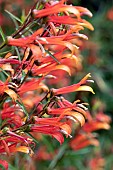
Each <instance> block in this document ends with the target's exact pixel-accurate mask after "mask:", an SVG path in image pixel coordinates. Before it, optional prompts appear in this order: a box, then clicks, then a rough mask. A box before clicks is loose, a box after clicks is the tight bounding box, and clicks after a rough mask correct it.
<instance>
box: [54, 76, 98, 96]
mask: <svg viewBox="0 0 113 170" xmlns="http://www.w3.org/2000/svg"><path fill="white" fill-rule="evenodd" d="M88 77H91V76H90V73H89V74H87V75H86V76H85V77H84V78H83V79H82V80H81V81H80V82H79V83H77V84H74V85H71V86H67V87H62V88H59V89H52V92H53V94H54V95H59V94H65V93H70V92H74V91H90V92H92V93H93V94H95V93H94V91H93V89H92V88H91V87H90V86H86V85H85V86H84V85H83V84H85V83H86V81H87V79H88ZM81 85H82V86H81Z"/></svg>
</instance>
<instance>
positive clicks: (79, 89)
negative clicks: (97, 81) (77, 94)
mask: <svg viewBox="0 0 113 170" xmlns="http://www.w3.org/2000/svg"><path fill="white" fill-rule="evenodd" d="M76 91H88V92H91V93H93V94H95V92H94V91H93V89H92V88H91V87H90V86H87V85H83V86H80V87H79V88H78V89H76Z"/></svg>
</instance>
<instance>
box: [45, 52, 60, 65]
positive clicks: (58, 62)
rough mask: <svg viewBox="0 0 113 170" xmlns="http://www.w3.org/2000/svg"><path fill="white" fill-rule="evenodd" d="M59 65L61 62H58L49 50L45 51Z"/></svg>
mask: <svg viewBox="0 0 113 170" xmlns="http://www.w3.org/2000/svg"><path fill="white" fill-rule="evenodd" d="M45 51H46V52H47V53H48V54H49V55H50V56H51V57H52V58H53V59H54V60H55V61H56V62H57V63H58V64H60V62H59V61H58V60H57V58H56V57H55V56H54V55H53V54H51V53H50V52H49V51H48V50H45Z"/></svg>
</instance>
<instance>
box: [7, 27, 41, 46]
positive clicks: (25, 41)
mask: <svg viewBox="0 0 113 170" xmlns="http://www.w3.org/2000/svg"><path fill="white" fill-rule="evenodd" d="M42 32H43V28H41V29H38V30H37V31H36V32H34V33H33V34H32V35H31V36H28V37H24V38H18V39H14V38H12V37H10V36H9V37H8V38H7V44H8V45H12V46H19V47H26V46H28V45H29V44H31V43H33V41H34V40H35V39H36V36H38V35H39V34H41V33H42Z"/></svg>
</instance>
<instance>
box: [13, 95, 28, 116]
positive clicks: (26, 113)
mask: <svg viewBox="0 0 113 170" xmlns="http://www.w3.org/2000/svg"><path fill="white" fill-rule="evenodd" d="M19 99H20V97H19ZM20 100H21V99H20ZM16 103H17V104H18V105H19V106H20V107H21V108H22V110H23V112H24V113H25V115H26V116H27V118H29V114H28V112H27V110H26V108H25V106H24V104H23V103H22V101H21V103H20V102H19V101H18V100H16Z"/></svg>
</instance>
